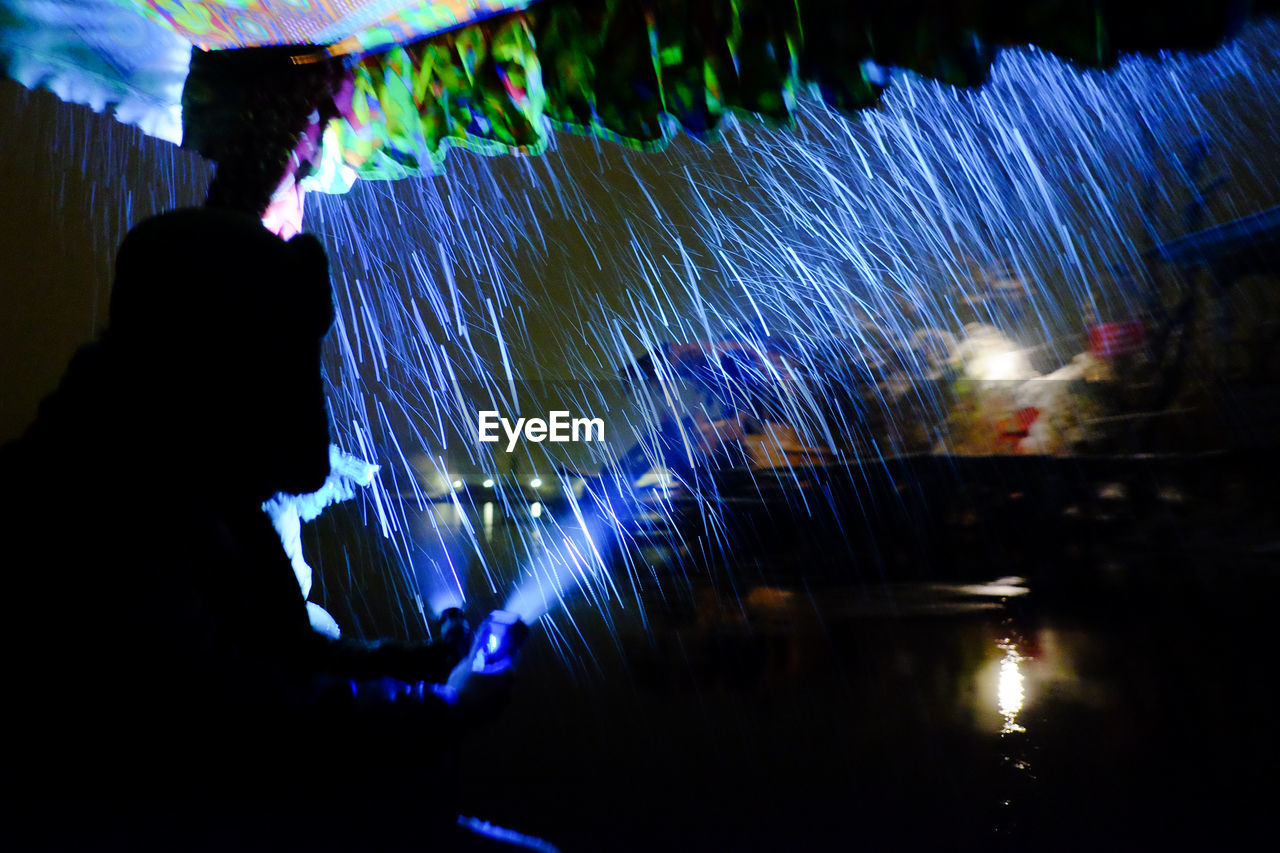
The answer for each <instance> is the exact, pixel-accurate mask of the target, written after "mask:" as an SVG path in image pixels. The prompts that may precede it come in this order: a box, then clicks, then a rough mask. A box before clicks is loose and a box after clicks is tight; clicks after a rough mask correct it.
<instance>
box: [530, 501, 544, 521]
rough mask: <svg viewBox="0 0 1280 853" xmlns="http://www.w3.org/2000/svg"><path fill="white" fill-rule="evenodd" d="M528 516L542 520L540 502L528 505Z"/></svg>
mask: <svg viewBox="0 0 1280 853" xmlns="http://www.w3.org/2000/svg"><path fill="white" fill-rule="evenodd" d="M529 515H531V516H533V517H534V518H542V502H541V501H534V502H533V503H531V504H529Z"/></svg>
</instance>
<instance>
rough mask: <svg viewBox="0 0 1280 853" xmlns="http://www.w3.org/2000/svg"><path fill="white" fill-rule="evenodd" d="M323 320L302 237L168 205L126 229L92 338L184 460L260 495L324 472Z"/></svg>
mask: <svg viewBox="0 0 1280 853" xmlns="http://www.w3.org/2000/svg"><path fill="white" fill-rule="evenodd" d="M332 321H333V298H332V291H331V288H330V285H329V270H328V260H327V259H326V257H325V253H324V249H323V248H322V247H321V245H320V243H319V241H318V240H316V239H315V238H314V237H312V236H311V235H307V234H303V235H299V236H298V237H295V238H294V239H292V240H290V241H288V242H287V243H286V242H285V241H283V240H281V239H280V238H278V237H276V236H275V235H273V234H271V233H270V232H269V231H267V230H266V229H265V228H264V227H263V226H262V224H261V223H260V222H259V221H258V220H257V219H255V218H254V217H252V216H249V215H244V214H239V213H235V212H232V211H228V210H214V209H192V210H181V211H177V212H174V213H167V214H163V215H161V216H157V217H155V218H153V219H149V220H147V221H146V222H143V223H142V224H141V225H139V226H137V227H136V228H134V229H133V230H132V231H130V232H129V235H128V236H127V237H126V238H125V240H124V243H123V244H122V245H121V247H120V251H119V254H118V256H117V259H116V279H115V285H114V287H113V289H112V293H111V320H110V326H109V328H108V330H107V334H106V335H105V336H104V342H109V345H110V347H111V348H112V350H113V351H114V352H115V353H116V355H117V357H118V359H119V363H120V365H121V368H122V372H123V373H124V374H125V376H124V381H125V382H126V383H127V387H128V388H129V390H130V393H129V395H128V396H129V397H130V398H131V402H132V403H134V404H137V405H138V406H139V416H140V417H145V418H150V419H153V420H154V421H155V422H153V423H152V424H151V427H152V428H153V429H156V430H159V431H162V432H163V433H164V436H165V440H166V441H167V442H168V443H171V444H173V445H176V446H178V447H180V448H182V449H183V451H184V455H185V456H187V457H188V459H190V461H191V463H192V464H194V465H195V466H197V471H195V472H194V473H197V474H198V473H205V474H206V475H207V476H210V477H213V478H233V479H236V480H239V481H240V482H241V483H243V484H244V486H245V490H246V497H248V496H250V495H249V492H250V490H251V491H252V493H253V494H252V496H254V497H256V496H257V495H258V494H259V493H260V494H261V496H262V497H261V498H260V499H265V498H266V497H269V496H270V495H272V494H275V493H276V492H280V491H284V492H295V493H300V492H307V491H311V490H314V489H317V488H319V487H320V486H321V485H322V484H323V482H324V478H325V476H326V475H327V473H328V470H329V430H328V415H327V412H326V410H325V403H324V388H323V379H322V376H321V367H320V344H321V340H322V338H323V337H324V334H325V332H326V331H327V330H328V328H329V325H330V324H331V323H332ZM203 464H211V465H214V466H226V465H231V466H233V469H234V470H225V469H224V470H210V471H207V472H200V471H199V470H198V468H199V466H201V465H203Z"/></svg>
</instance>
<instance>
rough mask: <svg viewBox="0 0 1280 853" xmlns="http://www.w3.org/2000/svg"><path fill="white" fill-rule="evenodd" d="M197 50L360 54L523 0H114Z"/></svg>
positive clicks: (511, 6)
mask: <svg viewBox="0 0 1280 853" xmlns="http://www.w3.org/2000/svg"><path fill="white" fill-rule="evenodd" d="M114 2H115V3H116V4H118V5H121V6H129V7H135V8H137V9H139V10H140V11H141V12H142V13H143V14H144V15H146V16H147V17H149V18H151V19H152V20H153V21H156V22H157V23H161V24H164V25H165V26H167V27H169V28H170V29H172V30H173V31H174V32H176V33H178V34H179V35H180V36H182V37H183V38H184V39H186V40H187V41H188V42H190V43H191V44H193V45H195V46H196V47H198V48H200V49H201V50H228V49H231V48H240V47H268V46H279V45H299V44H312V45H333V46H334V48H335V49H334V52H335V53H361V52H368V51H373V50H377V49H379V48H384V47H388V46H390V45H393V44H407V43H409V42H411V41H416V40H417V39H420V38H425V37H427V36H432V35H436V34H437V33H441V32H444V31H445V30H451V29H454V28H456V27H460V26H463V25H466V24H470V23H474V22H475V21H478V20H482V19H484V18H487V17H489V16H491V15H496V14H498V13H500V12H509V11H511V10H513V9H523V8H524V7H525V6H528V5H529V2H530V0H419V2H416V3H415V2H412V0H114Z"/></svg>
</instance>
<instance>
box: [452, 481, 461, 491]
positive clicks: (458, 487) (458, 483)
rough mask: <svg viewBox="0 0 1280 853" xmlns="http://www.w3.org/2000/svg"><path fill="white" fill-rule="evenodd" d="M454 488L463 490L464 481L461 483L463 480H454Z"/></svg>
mask: <svg viewBox="0 0 1280 853" xmlns="http://www.w3.org/2000/svg"><path fill="white" fill-rule="evenodd" d="M453 487H454V488H455V489H461V488H462V481H461V480H454V481H453Z"/></svg>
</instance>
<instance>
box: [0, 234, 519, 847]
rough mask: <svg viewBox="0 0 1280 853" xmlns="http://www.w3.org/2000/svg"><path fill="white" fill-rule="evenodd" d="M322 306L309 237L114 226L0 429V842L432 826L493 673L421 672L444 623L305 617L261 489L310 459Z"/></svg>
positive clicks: (398, 831) (319, 427)
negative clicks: (106, 313)
mask: <svg viewBox="0 0 1280 853" xmlns="http://www.w3.org/2000/svg"><path fill="white" fill-rule="evenodd" d="M332 319H333V308H332V296H331V290H330V285H329V277H328V264H327V260H326V257H325V253H324V251H323V249H322V247H321V245H320V243H319V242H318V241H317V240H316V239H315V238H314V237H311V236H310V235H300V236H298V237H295V238H294V239H292V240H290V241H288V242H285V241H283V240H281V239H280V238H278V237H276V236H275V235H273V234H271V233H269V232H268V231H267V230H266V229H265V228H263V227H262V225H261V224H260V223H259V222H258V221H257V220H256V219H255V218H253V217H251V216H245V215H240V214H238V213H234V212H231V211H223V210H214V209H203V210H185V211H178V212H175V213H169V214H165V215H162V216H159V217H156V218H153V219H151V220H148V221H146V222H144V223H142V224H141V225H139V226H138V227H136V228H135V229H134V230H133V231H132V232H130V234H129V235H128V236H127V237H126V239H125V241H124V243H123V244H122V246H121V247H120V250H119V254H118V257H117V262H116V278H115V285H114V288H113V291H112V295H111V306H110V323H109V327H108V328H107V329H106V331H105V332H104V333H103V334H102V335H101V336H100V338H99V340H98V341H97V342H96V343H93V344H90V345H88V346H86V347H84V348H82V349H81V350H80V351H79V352H78V353H77V354H76V355H75V356H74V358H73V359H72V362H71V364H70V366H69V368H68V370H67V372H66V375H65V376H64V378H63V380H62V382H61V384H60V386H59V388H58V389H57V391H56V392H55V393H54V394H53V395H51V396H50V397H49V398H48V399H47V400H46V401H45V402H44V403H43V404H42V406H41V409H40V412H39V416H38V418H37V420H36V422H35V423H34V424H33V425H32V426H31V427H30V428H29V429H28V431H27V432H26V433H25V434H24V436H23V437H22V438H21V439H20V440H18V441H16V442H13V443H11V444H9V445H6V446H5V447H3V448H0V483H3V487H4V488H3V497H2V498H0V549H2V550H0V553H3V554H5V557H4V562H5V568H4V581H5V590H6V595H5V601H6V603H7V605H8V606H7V607H6V608H5V610H6V616H5V620H4V621H5V628H6V630H7V634H8V639H9V642H8V643H6V646H7V647H8V649H9V653H8V655H7V657H8V661H7V663H8V667H7V672H6V675H7V676H8V677H9V680H10V684H11V686H12V689H11V691H10V697H11V699H10V702H9V703H7V704H9V705H10V710H11V711H16V714H15V716H13V717H11V720H13V722H11V724H10V738H9V748H8V749H7V750H6V752H7V753H8V755H7V758H6V761H5V762H4V763H5V764H6V766H7V771H6V772H8V773H11V774H13V775H14V779H12V780H10V781H11V782H12V783H15V784H16V785H17V786H18V788H17V789H16V790H19V791H21V792H22V796H21V797H20V798H19V799H18V800H12V801H10V806H11V808H12V809H13V811H14V815H13V820H12V821H9V822H8V825H9V826H10V831H13V832H17V833H18V834H19V835H20V840H21V841H22V842H23V843H26V844H30V843H32V842H36V843H43V844H45V845H47V846H49V847H54V848H58V847H64V846H71V845H72V844H80V845H81V846H82V849H94V850H100V849H107V848H108V847H109V846H110V845H111V844H117V845H118V846H120V847H122V848H128V849H137V848H139V847H147V846H152V847H155V848H156V849H169V850H190V849H198V848H200V847H201V846H206V847H208V848H210V849H227V848H229V847H234V849H238V850H239V849H252V848H255V847H261V848H264V849H294V848H297V849H301V848H303V847H310V848H312V849H314V848H315V847H317V846H319V847H326V848H332V849H348V850H350V849H371V848H373V847H375V846H380V847H385V846H387V843H386V842H387V841H389V840H395V839H400V840H404V841H406V842H408V841H409V840H410V839H411V838H416V844H415V846H416V847H417V848H418V849H422V848H423V847H424V846H429V839H430V838H431V835H432V832H433V831H434V830H435V829H438V828H439V827H444V826H449V825H451V824H452V823H453V821H454V818H455V816H456V814H457V810H456V807H455V806H456V804H455V803H453V802H452V797H451V792H450V787H451V786H449V785H448V784H447V779H448V772H447V770H448V764H449V762H448V760H447V753H448V744H449V743H450V742H451V741H452V740H453V738H452V737H451V734H450V729H451V728H452V727H453V726H454V725H455V724H457V723H459V722H461V721H463V720H464V719H469V718H472V717H474V711H475V710H476V709H477V707H480V706H482V705H484V704H485V702H484V701H483V697H484V696H485V695H492V694H493V693H494V689H493V685H492V683H490V684H489V685H488V687H486V688H483V689H481V688H477V687H476V682H477V680H480V681H483V678H482V677H481V676H476V677H475V678H471V677H470V676H469V674H467V673H465V672H464V673H463V674H462V676H461V678H459V677H458V676H457V674H456V673H455V678H454V679H453V680H452V681H450V682H449V683H450V684H451V685H452V686H451V687H447V686H441V684H442V682H445V681H446V679H447V678H448V677H449V673H450V670H451V668H452V667H453V666H454V664H455V663H456V661H457V659H458V657H459V652H458V650H457V649H455V648H453V647H452V646H449V645H445V644H433V645H430V646H423V647H398V646H384V647H371V646H367V645H362V644H359V643H352V642H348V641H335V640H330V639H328V638H325V637H322V636H320V635H318V634H316V633H315V632H313V631H312V630H311V627H310V625H309V622H308V617H307V611H306V607H305V603H304V601H303V598H302V595H301V593H300V591H299V588H298V583H297V581H296V579H295V576H294V572H293V569H292V567H291V565H290V562H289V558H288V557H287V556H286V555H285V552H284V550H283V548H282V547H281V544H280V540H279V538H278V537H277V535H276V533H275V531H274V529H273V527H272V524H271V521H270V519H268V518H267V516H266V515H265V514H264V513H263V511H262V508H261V507H262V503H263V501H265V500H266V499H268V498H270V497H271V496H273V495H275V494H276V493H278V492H286V493H294V494H298V493H305V492H310V491H314V490H316V489H318V488H319V487H320V486H321V484H322V483H323V482H324V480H325V477H326V475H327V474H328V471H329V430H328V417H327V413H326V408H325V399H324V388H323V380H322V376H321V367H320V357H321V340H322V338H323V336H324V334H325V333H326V331H327V330H328V328H329V325H330V323H331V322H332ZM491 680H492V679H491ZM498 680H499V681H501V680H502V679H501V678H499V679H498ZM476 697H480V698H476ZM9 790H15V788H14V787H12V786H10V787H9ZM407 820H411V821H412V824H409V823H407V822H406V821H407ZM397 821H399V823H397ZM441 831H444V830H441ZM369 833H374V834H377V835H379V836H380V837H379V839H378V840H377V841H375V840H374V838H373V837H371V836H370V835H369ZM352 839H363V841H353V840H352ZM442 849H447V848H442Z"/></svg>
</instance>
